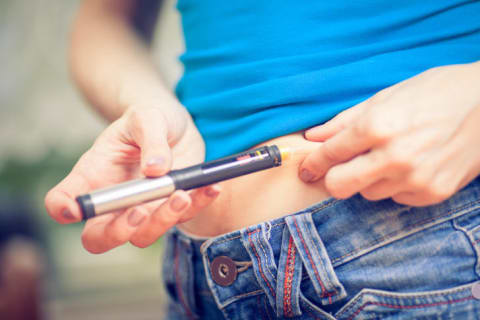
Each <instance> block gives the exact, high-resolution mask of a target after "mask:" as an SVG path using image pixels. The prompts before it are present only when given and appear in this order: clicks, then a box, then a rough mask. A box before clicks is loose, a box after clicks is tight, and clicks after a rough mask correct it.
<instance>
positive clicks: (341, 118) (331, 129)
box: [305, 103, 364, 142]
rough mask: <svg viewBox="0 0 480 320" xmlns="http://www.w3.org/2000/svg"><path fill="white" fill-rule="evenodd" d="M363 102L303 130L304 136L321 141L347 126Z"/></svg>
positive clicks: (356, 114) (360, 108)
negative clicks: (322, 122) (324, 121)
mask: <svg viewBox="0 0 480 320" xmlns="http://www.w3.org/2000/svg"><path fill="white" fill-rule="evenodd" d="M363 106H364V104H363V103H361V104H358V105H356V106H354V107H352V108H349V109H347V110H345V111H343V112H340V113H339V114H338V115H337V116H335V117H334V118H333V119H331V120H330V121H327V122H326V123H324V124H322V125H319V126H316V127H313V128H311V129H309V130H307V131H305V138H306V139H307V140H310V141H317V142H323V141H326V140H327V139H330V138H331V137H333V136H334V135H336V134H337V133H339V132H340V131H342V130H343V129H345V128H347V127H348V126H349V125H350V124H351V123H352V122H353V121H354V120H355V119H356V118H357V117H358V116H359V115H360V114H361V113H362V110H363Z"/></svg>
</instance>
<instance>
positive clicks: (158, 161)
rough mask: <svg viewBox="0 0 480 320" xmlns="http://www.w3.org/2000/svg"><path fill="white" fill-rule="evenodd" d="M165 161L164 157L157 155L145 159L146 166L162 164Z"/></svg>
mask: <svg viewBox="0 0 480 320" xmlns="http://www.w3.org/2000/svg"><path fill="white" fill-rule="evenodd" d="M164 163H165V159H163V158H161V157H158V158H153V159H150V160H148V161H147V166H162V165H163V164H164Z"/></svg>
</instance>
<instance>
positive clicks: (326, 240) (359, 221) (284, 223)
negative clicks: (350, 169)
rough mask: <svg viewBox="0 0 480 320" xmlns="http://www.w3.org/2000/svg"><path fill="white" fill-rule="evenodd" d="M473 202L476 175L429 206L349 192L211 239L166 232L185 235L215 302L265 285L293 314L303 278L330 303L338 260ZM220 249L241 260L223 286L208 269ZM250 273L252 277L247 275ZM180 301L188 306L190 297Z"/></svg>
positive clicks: (479, 192)
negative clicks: (344, 196)
mask: <svg viewBox="0 0 480 320" xmlns="http://www.w3.org/2000/svg"><path fill="white" fill-rule="evenodd" d="M472 207H473V208H480V179H478V178H477V179H476V180H475V181H473V182H472V183H471V184H470V185H468V186H467V187H466V188H464V189H463V190H461V191H459V192H458V193H457V194H455V195H454V196H453V197H452V198H450V199H449V200H447V201H444V202H443V203H441V204H438V205H434V206H429V207H410V206H405V205H400V204H397V203H395V202H393V201H391V200H383V201H377V202H371V201H367V200H365V199H364V198H362V197H361V196H358V195H357V196H354V197H352V198H349V199H347V200H335V199H327V200H325V201H322V202H321V203H318V204H316V205H313V206H311V207H309V208H307V209H305V210H302V211H299V212H296V213H294V214H290V215H287V216H284V217H282V218H278V219H274V220H271V221H267V222H263V223H260V224H257V225H254V226H250V227H247V228H243V229H241V230H238V231H234V232H231V233H228V234H224V235H220V236H217V237H214V238H210V239H208V240H203V239H195V238H192V237H189V236H187V235H186V234H184V233H182V232H181V231H179V230H178V229H176V228H174V229H172V230H171V231H170V236H174V237H175V238H176V239H177V240H179V241H180V242H181V243H184V244H185V246H186V247H188V248H189V250H190V251H189V252H190V255H196V256H198V257H201V259H202V260H203V267H204V270H205V277H206V282H207V283H208V287H209V289H210V291H211V293H212V295H213V298H214V300H215V302H216V304H217V305H218V306H219V307H220V308H223V307H225V306H227V305H229V304H231V303H232V302H234V301H236V300H238V299H241V298H243V297H248V296H253V295H257V294H261V293H265V294H266V296H267V298H268V303H269V304H270V306H272V308H274V309H276V310H277V315H285V316H294V315H295V314H297V313H298V312H300V311H299V308H300V306H299V301H298V294H296V292H295V290H296V288H298V287H299V286H298V283H299V282H300V281H302V279H306V278H308V279H309V280H310V281H311V282H312V284H313V287H314V289H315V291H316V292H317V294H318V296H319V297H320V299H321V303H322V304H324V305H329V304H332V303H334V302H335V301H338V300H339V299H342V298H343V297H345V291H344V288H343V286H342V284H341V283H340V282H339V281H338V279H337V276H336V274H335V271H334V268H335V267H337V266H340V265H342V264H345V263H347V262H348V261H350V260H352V259H355V258H357V257H359V256H361V255H364V254H366V253H368V252H370V251H372V250H374V249H376V248H378V247H381V246H384V245H386V244H388V243H391V242H393V241H395V240H397V239H400V238H403V237H406V236H408V235H410V234H413V233H416V232H418V231H420V230H423V229H425V228H429V227H431V226H433V225H436V224H439V223H442V222H445V221H447V220H450V219H454V218H456V217H458V216H461V215H462V214H464V213H465V212H466V210H472ZM446 208H448V210H446ZM479 238H480V235H479ZM479 241H480V239H479ZM172 256H174V255H172ZM219 256H226V257H229V258H230V259H231V260H233V261H235V263H237V265H238V269H239V272H238V274H237V276H236V279H235V281H233V282H232V283H231V284H229V285H227V286H225V285H219V284H218V283H217V282H216V281H214V279H213V278H212V274H211V272H210V269H211V264H212V261H213V260H214V259H215V258H216V257H219ZM185 271H188V270H185ZM182 272H183V271H182ZM189 272H193V270H190V271H189ZM252 278H256V279H257V281H250V280H249V279H252ZM185 279H188V277H185ZM181 285H182V286H189V285H190V284H188V283H186V282H185V283H183V284H181ZM185 305H186V306H187V307H188V301H186V302H185Z"/></svg>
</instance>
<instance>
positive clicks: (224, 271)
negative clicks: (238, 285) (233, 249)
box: [210, 256, 237, 287]
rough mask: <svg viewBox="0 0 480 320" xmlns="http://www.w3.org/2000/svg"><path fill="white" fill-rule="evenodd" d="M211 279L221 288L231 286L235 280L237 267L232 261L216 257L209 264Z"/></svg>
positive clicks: (224, 257) (223, 257) (227, 258)
mask: <svg viewBox="0 0 480 320" xmlns="http://www.w3.org/2000/svg"><path fill="white" fill-rule="evenodd" d="M210 272H211V274H212V279H213V281H215V283H216V284H219V285H221V286H224V287H225V286H229V285H231V284H232V283H233V282H234V281H235V279H237V266H236V264H235V262H233V260H232V259H230V258H229V257H226V256H218V257H216V258H215V259H213V261H212V263H211V264H210Z"/></svg>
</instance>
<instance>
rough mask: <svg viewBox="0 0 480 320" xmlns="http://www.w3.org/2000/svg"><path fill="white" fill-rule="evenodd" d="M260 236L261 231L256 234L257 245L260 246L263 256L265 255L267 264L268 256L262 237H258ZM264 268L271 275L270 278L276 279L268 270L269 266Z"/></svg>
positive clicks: (268, 261) (268, 262)
mask: <svg viewBox="0 0 480 320" xmlns="http://www.w3.org/2000/svg"><path fill="white" fill-rule="evenodd" d="M260 236H261V232H259V233H258V234H257V239H258V245H259V246H260V249H262V252H263V256H264V257H265V260H266V261H267V264H270V256H269V255H267V250H266V249H265V247H264V246H263V244H262V241H263V239H260ZM266 269H267V272H268V273H269V274H270V276H271V277H272V279H276V277H275V276H274V275H273V274H272V272H271V271H270V268H268V266H267V267H266Z"/></svg>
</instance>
